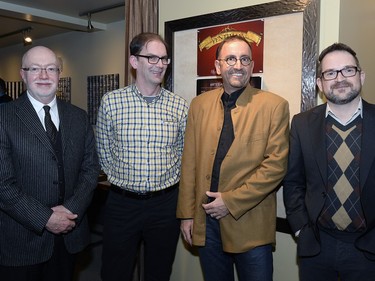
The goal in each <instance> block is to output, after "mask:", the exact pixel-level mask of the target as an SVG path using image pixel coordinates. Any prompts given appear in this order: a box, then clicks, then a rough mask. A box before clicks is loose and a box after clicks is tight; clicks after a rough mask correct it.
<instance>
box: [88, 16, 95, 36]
mask: <svg viewBox="0 0 375 281" xmlns="http://www.w3.org/2000/svg"><path fill="white" fill-rule="evenodd" d="M93 29H94V26H93V25H92V23H91V13H87V30H88V31H89V32H90V31H92V30H93Z"/></svg>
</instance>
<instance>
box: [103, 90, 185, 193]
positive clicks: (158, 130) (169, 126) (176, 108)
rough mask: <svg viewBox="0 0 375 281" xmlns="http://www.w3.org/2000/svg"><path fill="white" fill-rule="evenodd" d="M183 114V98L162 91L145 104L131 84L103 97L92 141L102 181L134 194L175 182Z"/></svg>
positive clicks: (181, 146)
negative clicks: (101, 171)
mask: <svg viewBox="0 0 375 281" xmlns="http://www.w3.org/2000/svg"><path fill="white" fill-rule="evenodd" d="M187 111H188V104H187V102H186V101H185V100H184V99H183V98H181V97H179V96H178V95H176V94H174V93H172V92H170V91H167V90H166V89H163V88H162V89H161V91H160V94H159V95H158V96H157V97H156V98H155V99H154V100H153V101H152V102H149V103H148V102H147V101H146V100H145V99H144V98H143V97H142V95H141V94H140V92H139V91H138V89H137V87H136V86H135V85H130V86H127V87H125V88H122V89H118V90H115V91H112V92H109V93H107V94H105V95H104V96H103V98H102V101H101V105H100V108H99V112H98V118H97V124H96V137H97V148H98V153H99V158H100V163H101V166H102V169H103V171H104V172H105V173H106V174H107V176H108V181H109V182H110V183H113V184H115V185H117V186H120V187H122V188H124V189H127V190H130V191H134V192H148V191H157V190H161V189H165V188H167V187H169V186H172V185H173V184H175V183H177V182H178V181H179V178H180V164H181V155H182V150H183V143H184V133H185V127H186V119H187Z"/></svg>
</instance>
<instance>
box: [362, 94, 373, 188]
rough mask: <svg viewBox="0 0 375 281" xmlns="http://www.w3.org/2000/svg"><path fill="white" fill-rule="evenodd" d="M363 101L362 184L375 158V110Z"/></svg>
mask: <svg viewBox="0 0 375 281" xmlns="http://www.w3.org/2000/svg"><path fill="white" fill-rule="evenodd" d="M362 102H363V121H362V122H363V123H362V144H361V159H360V185H361V188H363V185H364V184H365V182H366V179H367V177H368V175H369V172H370V168H371V165H372V163H373V162H374V158H375V149H371V147H373V145H374V140H375V127H374V124H375V110H374V108H373V107H371V105H369V104H368V103H367V102H365V101H364V100H362Z"/></svg>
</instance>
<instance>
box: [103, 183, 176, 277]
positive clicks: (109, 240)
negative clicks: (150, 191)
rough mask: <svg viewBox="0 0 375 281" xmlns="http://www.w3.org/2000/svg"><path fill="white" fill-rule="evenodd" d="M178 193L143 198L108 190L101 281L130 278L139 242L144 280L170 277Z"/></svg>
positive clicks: (174, 247) (173, 252) (172, 192)
mask: <svg viewBox="0 0 375 281" xmlns="http://www.w3.org/2000/svg"><path fill="white" fill-rule="evenodd" d="M177 196H178V189H175V190H173V191H171V192H168V193H166V194H162V195H160V196H158V197H154V198H149V199H144V200H142V199H135V198H129V197H127V196H124V195H121V194H118V193H115V192H113V191H110V193H109V196H108V199H107V204H106V207H105V219H104V237H103V256H102V278H103V279H102V280H103V281H119V280H121V281H131V280H133V272H134V268H135V262H136V258H137V253H138V249H139V246H140V243H141V241H143V245H144V268H143V269H144V270H143V272H144V280H145V281H168V280H169V278H170V274H171V272H172V264H173V261H174V257H175V253H176V246H177V241H178V238H179V233H180V229H179V228H180V223H179V220H177V219H176V205H177ZM142 267H143V266H142Z"/></svg>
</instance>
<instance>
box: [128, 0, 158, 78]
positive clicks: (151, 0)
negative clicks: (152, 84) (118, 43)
mask: <svg viewBox="0 0 375 281" xmlns="http://www.w3.org/2000/svg"><path fill="white" fill-rule="evenodd" d="M158 6H159V0H125V22H126V27H125V84H126V85H129V84H131V83H133V82H134V78H135V77H134V73H133V70H132V67H131V65H130V64H129V56H130V53H129V44H130V42H131V40H132V38H133V37H134V36H135V35H137V34H139V33H141V32H154V33H158Z"/></svg>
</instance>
